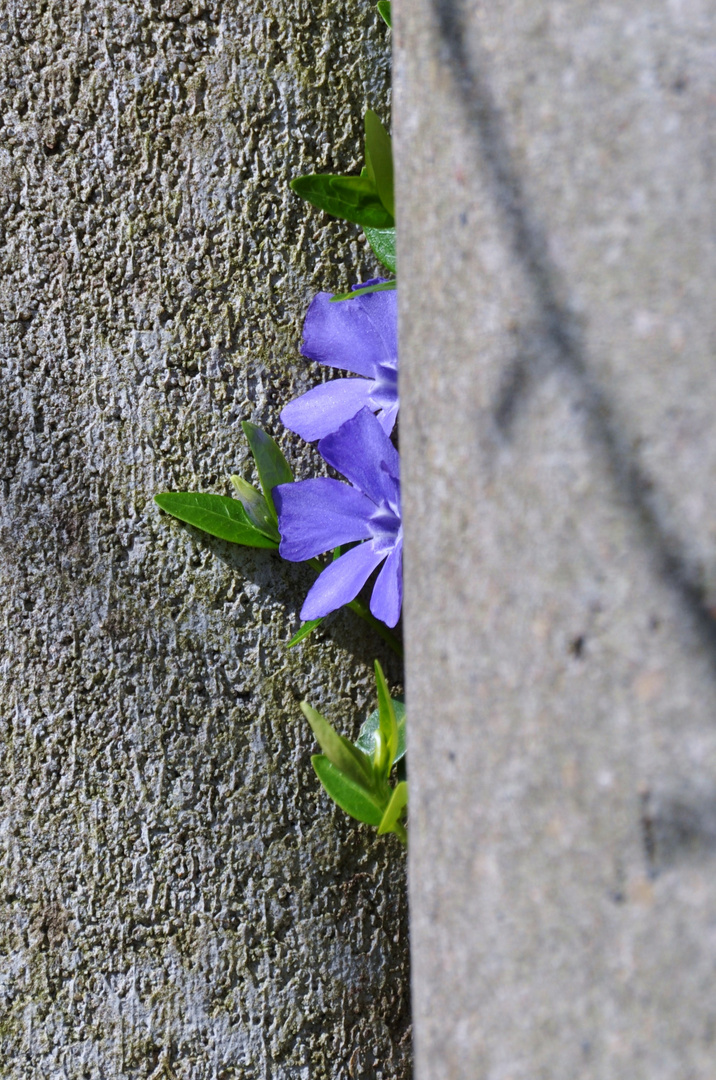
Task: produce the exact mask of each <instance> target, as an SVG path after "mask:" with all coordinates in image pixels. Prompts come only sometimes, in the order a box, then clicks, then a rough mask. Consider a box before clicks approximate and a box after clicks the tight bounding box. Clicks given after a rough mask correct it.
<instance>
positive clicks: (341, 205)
mask: <svg viewBox="0 0 716 1080" xmlns="http://www.w3.org/2000/svg"><path fill="white" fill-rule="evenodd" d="M378 9H379V11H380V13H381V15H382V16H383V18H384V19H385V20H386V22H387V23H388V25H390V5H389V4H388V5H387V10H386V8H385V5H384V7H383V9H382V10H381V5H380V4H379V5H378ZM364 127H365V166H364V167H363V169H362V170H361V173H360V176H335V175H333V174H330V173H328V174H321V173H310V174H309V175H307V176H297V177H296V178H295V180H292V181H291V187H292V189H293V190H294V191H295V192H296V194H297V195H300V196H301V198H302V199H306V201H307V202H310V203H311V204H312V205H313V206H316V207H317V208H318V209H319V210H325V212H326V213H327V214H332V215H333V216H334V217H339V218H343V220H344V221H351V222H353V223H354V224H356V225H360V226H361V227H362V228H363V231H364V232H365V235H366V239H367V240H368V243H369V244H370V246H371V248H372V249H373V252H374V254H375V256H376V258H377V259H378V260H379V261H380V262H381V263H382V264H383V265H384V266H386V267H387V268H388V270H392V271H393V272H395V270H396V258H395V189H394V181H393V144H392V140H391V138H390V135H389V134H388V132H387V131H386V129H385V127H384V126H383V124H382V122H381V120H380V118H379V117H378V116H377V114H376V113H374V112H373V111H372V109H368V110H367V111H366V114H365V121H364ZM395 285H396V283H395V281H388V282H383V283H381V284H380V285H369V286H367V287H366V288H364V289H355V290H353V291H352V292H350V293H344V294H342V295H339V296H336V297H335V298H334V299H336V300H348V299H351V298H352V297H354V296H358V295H363V294H365V293H368V292H375V291H377V290H379V289H381V290H382V289H394V288H395Z"/></svg>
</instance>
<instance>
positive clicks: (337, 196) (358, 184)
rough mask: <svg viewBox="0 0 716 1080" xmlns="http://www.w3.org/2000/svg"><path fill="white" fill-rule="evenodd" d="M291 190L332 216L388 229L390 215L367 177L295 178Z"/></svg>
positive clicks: (317, 175) (314, 174)
mask: <svg viewBox="0 0 716 1080" xmlns="http://www.w3.org/2000/svg"><path fill="white" fill-rule="evenodd" d="M291 188H292V189H293V191H295V192H296V194H297V195H300V196H301V198H302V199H306V200H307V202H310V203H312V204H313V205H314V206H317V207H318V209H319V210H325V211H326V213H327V214H333V216H334V217H339V218H344V219H345V220H346V221H352V222H354V223H355V224H356V225H362V226H363V227H364V228H365V226H366V225H367V226H368V227H369V228H373V229H390V228H392V226H393V225H394V224H395V221H394V220H393V215H392V214H390V213H388V211H387V210H386V209H385V207H384V206H383V203H382V202H381V200H380V196H379V195H378V192H377V191H376V189H375V187H374V186H373V184H372V183H371V181H370V179H369V177H368V176H331V175H328V174H323V175H320V174H317V173H312V174H310V175H309V176H297V177H296V179H295V180H292V181H291Z"/></svg>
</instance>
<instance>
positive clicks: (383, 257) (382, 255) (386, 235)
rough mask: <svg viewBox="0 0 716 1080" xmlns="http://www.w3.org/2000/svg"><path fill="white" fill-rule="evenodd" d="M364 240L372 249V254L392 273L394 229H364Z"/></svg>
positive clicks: (393, 266)
mask: <svg viewBox="0 0 716 1080" xmlns="http://www.w3.org/2000/svg"><path fill="white" fill-rule="evenodd" d="M363 231H364V233H365V235H366V240H367V241H368V243H369V244H370V246H371V248H372V249H373V254H374V255H375V257H376V258H377V259H379V260H380V262H382V264H383V266H387V267H388V269H389V270H392V271H393V273H395V271H396V261H395V229H364V230H363Z"/></svg>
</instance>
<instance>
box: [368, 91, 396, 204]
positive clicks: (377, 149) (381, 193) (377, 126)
mask: <svg viewBox="0 0 716 1080" xmlns="http://www.w3.org/2000/svg"><path fill="white" fill-rule="evenodd" d="M364 123H365V160H366V165H367V166H368V171H369V173H371V172H372V174H373V175H372V179H373V183H374V184H375V190H376V191H377V192H378V198H379V199H380V201H381V202H382V204H383V206H384V207H385V209H386V210H387V211H388V213H389V214H390V216H391V218H393V220H395V195H394V192H393V143H392V140H391V138H390V135H389V134H388V132H387V131H386V130H385V128H384V127H383V124H382V122H381V120H380V117H379V116H378V114H377V113H374V112H373V110H372V109H367V110H366V114H365V121H364Z"/></svg>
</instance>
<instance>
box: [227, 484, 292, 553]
mask: <svg viewBox="0 0 716 1080" xmlns="http://www.w3.org/2000/svg"><path fill="white" fill-rule="evenodd" d="M229 479H230V480H231V483H232V484H233V485H234V488H235V489H236V494H237V495H238V496H239V501H240V503H241V505H242V506H243V508H244V510H245V511H246V513H247V515H248V518H249V520H250V521H251V522H252V523H253V524H254V525H255V526H256V528H257V529H258V530H259V532H262V533H263V534H264V536H269V537H270V538H271V539H272V540H275V541H276V542H277V543H278V541H279V540H280V539H281V537H280V536H279V531H278V529H277V528H276V526H275V525H274V523H273V520H272V518H271V511H270V510H269V507H268V503H267V502H266V500H265V499H264V497H263V495H262V494H261V492H260V491H257V490H256V488H255V487H254V486H253V484H250V483H249V482H248V480H244V479H242V477H240V476H231V477H229Z"/></svg>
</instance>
